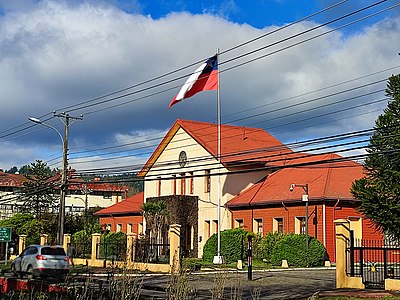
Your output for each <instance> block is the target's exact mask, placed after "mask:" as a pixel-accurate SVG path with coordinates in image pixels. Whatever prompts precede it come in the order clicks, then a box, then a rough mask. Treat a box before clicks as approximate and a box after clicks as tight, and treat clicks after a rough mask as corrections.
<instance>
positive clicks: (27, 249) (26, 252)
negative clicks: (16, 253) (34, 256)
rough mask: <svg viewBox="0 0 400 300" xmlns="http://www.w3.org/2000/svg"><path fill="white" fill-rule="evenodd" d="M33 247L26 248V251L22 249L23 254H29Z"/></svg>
mask: <svg viewBox="0 0 400 300" xmlns="http://www.w3.org/2000/svg"><path fill="white" fill-rule="evenodd" d="M30 248H31V247H28V248H26V249H25V250H24V251H22V253H21V256H24V255H27V254H28V253H29V250H30Z"/></svg>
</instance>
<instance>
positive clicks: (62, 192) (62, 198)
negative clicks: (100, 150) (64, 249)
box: [29, 118, 68, 245]
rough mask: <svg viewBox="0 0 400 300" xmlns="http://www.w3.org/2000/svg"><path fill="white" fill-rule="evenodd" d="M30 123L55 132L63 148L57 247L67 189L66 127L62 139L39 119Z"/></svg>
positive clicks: (60, 238)
mask: <svg viewBox="0 0 400 300" xmlns="http://www.w3.org/2000/svg"><path fill="white" fill-rule="evenodd" d="M29 120H30V121H31V122H34V123H36V124H41V125H44V126H46V127H49V128H51V129H53V130H54V131H55V132H57V133H58V135H59V136H60V139H61V143H62V146H63V160H62V166H61V187H60V207H59V211H58V228H57V243H58V244H59V245H62V244H63V237H64V216H65V194H66V187H67V152H68V125H67V124H66V125H65V132H64V138H63V136H62V135H61V133H60V131H58V129H57V128H55V127H54V126H51V125H49V124H47V123H44V122H42V121H41V120H40V119H37V118H29Z"/></svg>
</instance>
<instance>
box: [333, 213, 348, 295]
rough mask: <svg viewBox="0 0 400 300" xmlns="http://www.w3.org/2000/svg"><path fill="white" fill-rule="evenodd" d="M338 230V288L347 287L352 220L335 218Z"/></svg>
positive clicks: (336, 229)
mask: <svg viewBox="0 0 400 300" xmlns="http://www.w3.org/2000/svg"><path fill="white" fill-rule="evenodd" d="M334 223H335V232H336V288H346V287H347V285H346V247H347V241H348V240H349V238H350V232H349V228H350V222H349V221H348V220H345V219H339V220H335V221H334Z"/></svg>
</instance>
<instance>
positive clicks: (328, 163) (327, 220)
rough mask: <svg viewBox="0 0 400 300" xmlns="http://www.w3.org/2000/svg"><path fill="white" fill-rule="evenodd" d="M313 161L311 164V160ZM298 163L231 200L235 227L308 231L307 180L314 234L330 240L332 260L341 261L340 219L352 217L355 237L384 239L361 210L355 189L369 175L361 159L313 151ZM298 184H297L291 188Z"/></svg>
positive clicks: (326, 242) (326, 241)
mask: <svg viewBox="0 0 400 300" xmlns="http://www.w3.org/2000/svg"><path fill="white" fill-rule="evenodd" d="M307 161H308V163H309V165H307V164H305V162H307ZM316 162H318V164H317V163H316ZM313 163H315V164H313ZM298 164H300V166H298ZM303 164H305V165H303ZM293 166H294V167H291V164H288V165H287V167H286V168H283V169H280V170H277V171H275V172H273V173H272V174H271V175H269V176H266V177H265V178H263V179H262V180H260V181H259V182H258V183H256V184H255V185H253V186H252V187H251V188H248V189H246V190H244V191H243V192H241V193H240V194H239V195H237V196H236V197H234V198H233V199H231V200H230V201H229V202H227V204H226V206H227V207H228V208H229V209H230V210H231V211H232V227H243V228H244V229H246V230H249V231H252V232H259V233H261V234H262V235H265V234H266V233H267V232H271V231H278V232H294V233H305V229H306V228H305V220H306V218H305V216H306V203H305V201H303V195H304V194H306V191H305V190H306V189H305V188H302V187H303V186H305V185H307V188H308V189H307V192H308V206H309V208H308V217H309V220H308V234H309V235H310V236H313V237H316V238H317V239H319V240H320V241H321V243H323V244H324V245H325V247H326V248H327V251H328V254H329V257H330V259H331V260H332V261H335V235H334V223H333V221H334V220H336V219H343V218H344V219H348V220H349V221H350V229H351V230H354V234H355V238H358V239H361V238H367V239H381V238H382V235H381V233H380V232H377V231H376V230H375V229H374V228H373V226H372V224H371V223H370V222H369V220H365V219H363V218H362V216H361V215H360V214H359V212H358V211H357V207H358V206H359V200H357V199H354V197H353V196H352V194H351V193H350V189H351V185H352V183H353V182H354V180H356V179H360V178H361V177H362V176H363V167H362V166H361V165H360V164H358V163H356V162H354V161H351V160H348V159H345V158H343V157H341V156H339V155H336V154H325V155H310V156H309V158H307V159H306V158H302V159H301V163H300V162H299V161H297V162H296V159H294V162H293ZM292 184H294V185H297V186H294V188H293V187H292V188H290V187H291V185H292ZM304 200H305V199H304Z"/></svg>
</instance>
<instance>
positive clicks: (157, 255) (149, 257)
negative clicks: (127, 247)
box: [134, 240, 170, 264]
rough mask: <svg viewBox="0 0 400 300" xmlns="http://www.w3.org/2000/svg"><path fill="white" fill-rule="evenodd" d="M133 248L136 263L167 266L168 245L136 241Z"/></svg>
mask: <svg viewBox="0 0 400 300" xmlns="http://www.w3.org/2000/svg"><path fill="white" fill-rule="evenodd" d="M134 247H135V261H136V262H144V263H160V264H169V251H170V250H169V244H153V243H150V242H149V241H146V240H137V241H136V243H135V245H134Z"/></svg>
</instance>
